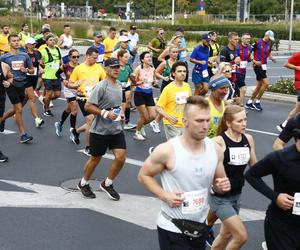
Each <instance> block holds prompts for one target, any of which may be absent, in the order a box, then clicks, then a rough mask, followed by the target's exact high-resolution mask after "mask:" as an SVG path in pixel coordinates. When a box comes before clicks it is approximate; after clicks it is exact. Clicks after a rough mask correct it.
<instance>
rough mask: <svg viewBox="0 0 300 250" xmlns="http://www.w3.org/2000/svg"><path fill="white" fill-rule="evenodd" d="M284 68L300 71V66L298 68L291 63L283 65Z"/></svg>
mask: <svg viewBox="0 0 300 250" xmlns="http://www.w3.org/2000/svg"><path fill="white" fill-rule="evenodd" d="M283 66H284V67H286V68H288V69H293V70H297V71H300V66H296V65H294V64H291V63H289V62H286V63H285V64H283Z"/></svg>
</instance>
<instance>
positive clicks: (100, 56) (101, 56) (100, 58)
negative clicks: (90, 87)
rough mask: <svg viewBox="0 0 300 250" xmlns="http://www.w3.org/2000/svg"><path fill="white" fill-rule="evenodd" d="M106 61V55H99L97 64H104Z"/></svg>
mask: <svg viewBox="0 0 300 250" xmlns="http://www.w3.org/2000/svg"><path fill="white" fill-rule="evenodd" d="M103 60H104V54H102V55H98V59H97V63H102V62H103Z"/></svg>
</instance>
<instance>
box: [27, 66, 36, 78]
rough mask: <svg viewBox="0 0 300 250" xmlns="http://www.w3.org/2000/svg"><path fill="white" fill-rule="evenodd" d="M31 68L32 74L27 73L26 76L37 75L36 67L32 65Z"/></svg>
mask: <svg viewBox="0 0 300 250" xmlns="http://www.w3.org/2000/svg"><path fill="white" fill-rule="evenodd" d="M33 69H34V72H33V74H29V73H27V75H28V76H36V75H37V67H33Z"/></svg>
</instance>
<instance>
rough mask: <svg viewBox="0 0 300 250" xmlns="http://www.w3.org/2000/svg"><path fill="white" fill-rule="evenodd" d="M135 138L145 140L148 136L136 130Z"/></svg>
mask: <svg viewBox="0 0 300 250" xmlns="http://www.w3.org/2000/svg"><path fill="white" fill-rule="evenodd" d="M133 139H135V140H137V141H145V140H146V138H145V137H144V136H142V134H141V132H138V131H136V132H135V134H134V136H133Z"/></svg>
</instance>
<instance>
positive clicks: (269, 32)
mask: <svg viewBox="0 0 300 250" xmlns="http://www.w3.org/2000/svg"><path fill="white" fill-rule="evenodd" d="M265 36H268V37H269V38H270V40H271V41H274V40H275V38H274V32H273V31H272V30H268V31H266V33H265Z"/></svg>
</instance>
